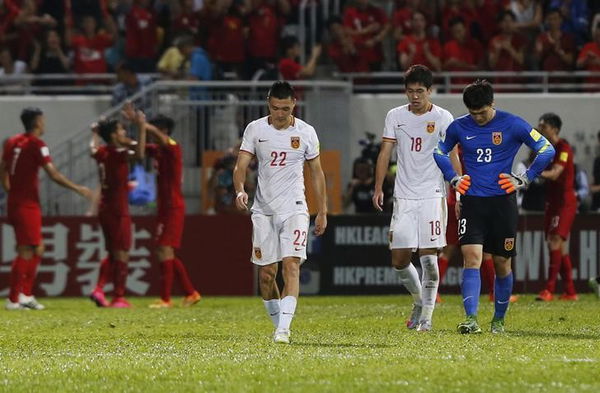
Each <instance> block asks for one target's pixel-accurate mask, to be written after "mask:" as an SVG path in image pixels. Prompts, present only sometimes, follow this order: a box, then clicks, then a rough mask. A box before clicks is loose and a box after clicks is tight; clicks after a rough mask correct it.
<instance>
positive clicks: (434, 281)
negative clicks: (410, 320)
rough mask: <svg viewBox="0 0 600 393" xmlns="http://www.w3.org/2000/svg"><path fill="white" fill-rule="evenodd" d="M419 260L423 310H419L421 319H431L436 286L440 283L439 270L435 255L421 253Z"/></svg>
mask: <svg viewBox="0 0 600 393" xmlns="http://www.w3.org/2000/svg"><path fill="white" fill-rule="evenodd" d="M419 260H420V261H421V267H422V269H423V281H422V292H421V293H422V296H423V310H422V311H421V321H423V320H429V321H430V320H431V316H432V314H433V308H434V307H435V300H436V297H437V291H438V286H439V284H440V272H439V268H438V263H437V260H438V258H437V255H422V256H421V257H420V258H419Z"/></svg>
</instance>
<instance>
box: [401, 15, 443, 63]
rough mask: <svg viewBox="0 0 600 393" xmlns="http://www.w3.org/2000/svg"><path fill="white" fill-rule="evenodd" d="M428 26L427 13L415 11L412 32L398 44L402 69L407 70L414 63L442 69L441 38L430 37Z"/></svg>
mask: <svg viewBox="0 0 600 393" xmlns="http://www.w3.org/2000/svg"><path fill="white" fill-rule="evenodd" d="M426 27H427V22H426V21H425V15H423V14H422V13H421V12H419V11H415V12H414V13H413V20H412V33H411V34H409V35H406V36H405V37H404V38H403V39H402V41H400V42H399V43H398V45H397V46H396V52H397V54H398V63H399V65H400V70H406V69H408V68H409V67H410V66H411V65H413V64H423V65H425V66H427V67H428V68H429V69H431V70H432V71H440V70H441V69H442V48H441V47H440V43H439V40H438V39H433V38H428V37H427V33H426V31H425V28H426Z"/></svg>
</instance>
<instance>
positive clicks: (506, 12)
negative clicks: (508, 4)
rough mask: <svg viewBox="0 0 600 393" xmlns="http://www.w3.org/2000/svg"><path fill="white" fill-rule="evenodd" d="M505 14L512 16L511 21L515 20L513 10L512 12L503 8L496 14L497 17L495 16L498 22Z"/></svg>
mask: <svg viewBox="0 0 600 393" xmlns="http://www.w3.org/2000/svg"><path fill="white" fill-rule="evenodd" d="M506 16H510V17H511V18H512V20H513V22H514V21H516V20H517V16H516V15H515V13H514V12H512V11H511V10H504V11H502V12H500V13H499V14H498V18H497V21H498V23H500V22H502V21H503V20H504V18H506Z"/></svg>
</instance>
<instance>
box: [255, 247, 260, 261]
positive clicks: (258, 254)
mask: <svg viewBox="0 0 600 393" xmlns="http://www.w3.org/2000/svg"><path fill="white" fill-rule="evenodd" d="M254 256H255V257H256V259H261V258H262V251H260V247H254Z"/></svg>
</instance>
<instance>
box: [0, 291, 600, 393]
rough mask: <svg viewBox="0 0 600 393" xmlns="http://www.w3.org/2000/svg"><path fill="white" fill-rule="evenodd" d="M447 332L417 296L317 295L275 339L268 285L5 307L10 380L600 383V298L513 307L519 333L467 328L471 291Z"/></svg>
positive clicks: (143, 384)
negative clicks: (411, 322)
mask: <svg viewBox="0 0 600 393" xmlns="http://www.w3.org/2000/svg"><path fill="white" fill-rule="evenodd" d="M444 299H445V302H444V303H443V304H442V305H440V306H439V307H438V308H437V309H436V311H435V314H434V329H435V330H434V331H432V332H430V333H417V332H414V331H408V330H407V329H406V327H405V326H404V320H405V318H406V317H407V315H408V314H409V312H410V299H409V297H408V296H377V297H376V296H369V297H366V296H365V297H303V298H300V301H299V307H298V310H297V313H296V317H295V320H294V322H293V324H292V344H291V345H276V344H273V343H272V342H271V336H270V335H271V332H272V328H271V322H270V320H268V317H267V315H266V313H265V311H264V307H263V305H262V302H261V301H260V299H259V298H205V299H203V300H202V301H201V302H200V303H199V304H197V305H196V306H195V307H193V308H191V309H183V308H175V309H172V310H154V309H148V308H147V305H148V304H149V303H150V302H151V301H152V300H153V299H149V298H137V299H136V298H132V303H133V304H134V306H135V308H134V309H131V310H113V309H97V308H96V307H94V306H93V305H92V303H91V302H89V301H88V300H86V299H41V300H42V301H43V303H44V304H45V305H46V306H47V309H46V310H44V311H37V312H36V311H12V312H8V311H0V314H1V321H2V323H1V324H0V326H1V328H0V391H1V392H53V393H59V392H115V393H116V392H143V393H149V392H228V393H229V392H260V393H266V392H285V393H288V392H343V393H351V392H461V393H464V392H502V393H504V392H560V393H566V392H598V391H600V313H599V310H600V301H598V300H597V299H596V298H595V297H592V296H591V295H584V296H582V299H581V300H580V301H579V302H575V303H565V302H559V301H555V302H551V303H537V302H535V301H534V300H533V296H522V297H521V298H520V300H519V302H517V303H516V304H514V305H512V306H511V309H510V310H509V314H508V317H507V325H506V326H507V330H508V332H507V333H506V334H505V335H502V336H496V335H492V334H491V333H489V321H490V319H491V315H492V304H490V303H489V302H488V301H487V297H482V298H481V306H480V317H479V321H480V323H481V324H482V327H484V328H485V332H484V334H482V335H478V336H461V335H459V334H458V333H456V324H457V323H458V322H460V321H461V319H462V306H461V304H460V299H459V298H458V297H457V296H445V297H444Z"/></svg>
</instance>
